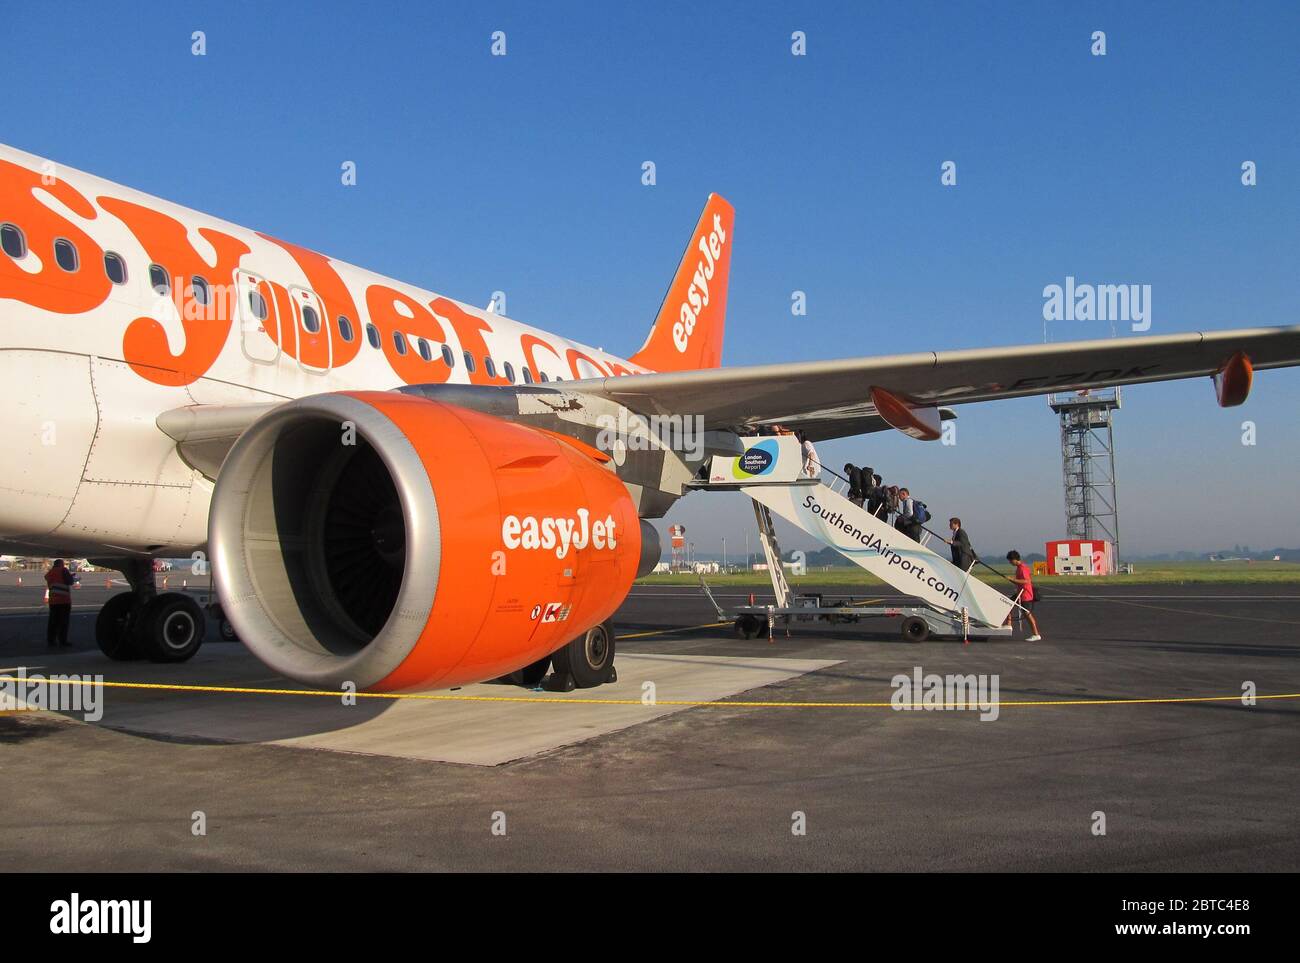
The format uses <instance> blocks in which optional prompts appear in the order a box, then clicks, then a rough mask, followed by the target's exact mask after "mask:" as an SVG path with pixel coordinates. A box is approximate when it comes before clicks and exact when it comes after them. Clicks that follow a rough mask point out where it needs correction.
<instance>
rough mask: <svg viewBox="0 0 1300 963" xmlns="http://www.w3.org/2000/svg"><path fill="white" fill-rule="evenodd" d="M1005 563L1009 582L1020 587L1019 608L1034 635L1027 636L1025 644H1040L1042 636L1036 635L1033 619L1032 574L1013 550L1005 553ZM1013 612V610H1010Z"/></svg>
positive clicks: (1036, 627)
mask: <svg viewBox="0 0 1300 963" xmlns="http://www.w3.org/2000/svg"><path fill="white" fill-rule="evenodd" d="M1007 561H1008V562H1010V563H1011V569H1012V571H1011V581H1013V582H1015V583H1016V584H1017V585H1019V586H1020V607H1021V609H1022V610H1023V611H1024V613H1025V618H1027V619H1029V627H1030V628H1031V629H1033V632H1034V634H1033V635H1031V636H1028V637H1027V638H1026V639H1025V641H1026V642H1040V641H1042V638H1043V637H1042V636H1041V635H1039V634H1038V621H1037V620H1036V619H1035V618H1034V602H1035V601H1036V596H1035V595H1034V580H1033V573H1032V572H1030V571H1029V566H1028V565H1026V564H1025V563H1024V562H1022V561H1020V553H1019V552H1017V551H1015V550H1014V549H1013V550H1012V551H1010V552H1007ZM1012 611H1014V609H1013V610H1012ZM1006 624H1007V625H1010V624H1011V616H1010V614H1008V615H1007V621H1006Z"/></svg>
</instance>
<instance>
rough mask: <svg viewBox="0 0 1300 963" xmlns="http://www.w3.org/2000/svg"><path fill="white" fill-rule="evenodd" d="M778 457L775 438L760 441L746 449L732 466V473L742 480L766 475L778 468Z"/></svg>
mask: <svg viewBox="0 0 1300 963" xmlns="http://www.w3.org/2000/svg"><path fill="white" fill-rule="evenodd" d="M777 455H778V451H777V444H776V439H775V438H770V439H768V440H767V441H760V442H759V443H758V444H757V445H754V446H753V447H752V448H746V449H745V453H744V454H743V455H741V456H740V457H739V458H737V459H736V461H735V463H734V464H733V465H732V466H731V473H732V475H734V476H735V477H736V478H741V479H744V478H753V477H755V476H756V475H766V474H768V473H770V472H771V471H772V469H773V468H774V467H775V466H776V459H777Z"/></svg>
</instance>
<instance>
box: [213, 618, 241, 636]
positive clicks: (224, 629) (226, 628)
mask: <svg viewBox="0 0 1300 963" xmlns="http://www.w3.org/2000/svg"><path fill="white" fill-rule="evenodd" d="M217 634H218V635H220V636H221V641H222V642H238V641H239V636H238V635H236V634H235V627H234V626H233V625H231V624H230V619H228V618H226V617H225V616H224V615H223V616H222V617H221V618H219V619H217Z"/></svg>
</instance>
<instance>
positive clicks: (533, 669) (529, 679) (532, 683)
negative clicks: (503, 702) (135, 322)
mask: <svg viewBox="0 0 1300 963" xmlns="http://www.w3.org/2000/svg"><path fill="white" fill-rule="evenodd" d="M550 668H551V657H550V656H549V655H548V656H546V658H544V659H538V660H537V661H536V662H534V663H533V664H532V665H526V666H524V667H523V668H522V669H519V670H518V671H516V672H511V673H510V674H509V675H508V676H506V677H505V681H506V682H508V683H510V684H511V685H521V686H523V687H524V688H525V689H535V688H537V686H538V685H540V684H541V681H542V680H543V679H545V678H546V673H547V671H548V670H549V669H550Z"/></svg>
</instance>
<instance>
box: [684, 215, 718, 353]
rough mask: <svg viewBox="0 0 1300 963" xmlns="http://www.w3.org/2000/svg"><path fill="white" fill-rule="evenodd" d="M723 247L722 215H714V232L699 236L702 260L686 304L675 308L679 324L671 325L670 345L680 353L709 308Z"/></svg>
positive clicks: (697, 265) (687, 292)
mask: <svg viewBox="0 0 1300 963" xmlns="http://www.w3.org/2000/svg"><path fill="white" fill-rule="evenodd" d="M726 243H727V232H726V231H724V230H723V229H722V215H721V214H714V215H713V230H712V231H710V232H709V233H708V235H701V237H700V240H699V243H698V245H697V246H698V247H699V249H700V254H702V255H703V257H701V258H700V260H699V262H698V263H697V264H696V265H695V275H694V276H693V277H692V278H691V285H690V287H688V288H687V289H686V300H684V301H683V302H682V303H681V307H680V308H678V311H677V317H678V320H677V322H676V323H674V324H673V344H674V345H676V346H677V350H678V351H680V352H683V353H684V352H685V351H686V345H687V343H689V341H690V339H691V334H692V333H693V332H694V331H695V322H696V320H697V319H698V318H699V316H700V312H702V311H703V310H704V309H705V308H707V307H708V306H709V282H710V281H712V280H713V271H714V267H715V266H716V264H717V262H718V258H720V257H721V256H722V248H723V246H724V245H725V244H726Z"/></svg>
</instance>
